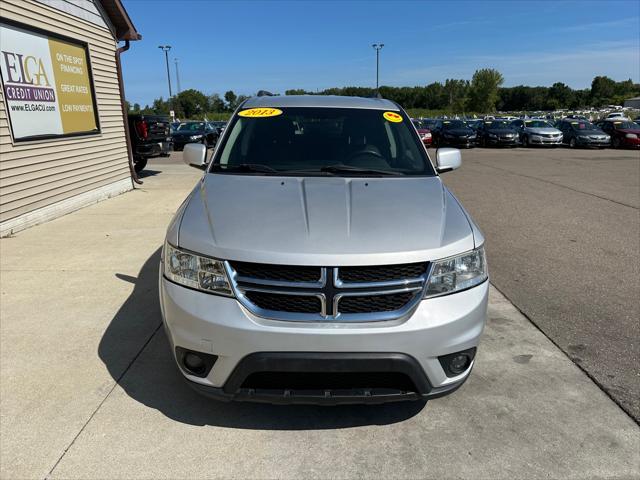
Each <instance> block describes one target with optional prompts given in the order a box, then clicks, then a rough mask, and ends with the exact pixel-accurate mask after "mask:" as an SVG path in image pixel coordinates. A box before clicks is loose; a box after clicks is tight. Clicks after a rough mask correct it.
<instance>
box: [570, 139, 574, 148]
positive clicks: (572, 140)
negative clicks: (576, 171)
mask: <svg viewBox="0 0 640 480" xmlns="http://www.w3.org/2000/svg"><path fill="white" fill-rule="evenodd" d="M569 147H571V148H576V139H575V138H572V139H571V140H569Z"/></svg>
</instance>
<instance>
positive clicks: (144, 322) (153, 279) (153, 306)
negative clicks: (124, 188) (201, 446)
mask: <svg viewBox="0 0 640 480" xmlns="http://www.w3.org/2000/svg"><path fill="white" fill-rule="evenodd" d="M159 263H160V249H158V250H156V251H155V252H154V253H153V255H151V257H149V259H148V260H147V261H146V262H145V264H144V265H143V267H142V269H141V270H140V273H139V275H138V277H137V278H135V277H131V276H128V275H123V274H119V273H118V274H116V276H117V277H118V278H119V279H121V280H123V281H126V282H130V283H133V284H134V285H135V286H134V289H133V291H132V292H131V294H130V296H129V298H127V300H126V301H125V302H124V304H123V305H122V306H121V307H120V309H119V310H118V312H117V313H116V315H115V316H114V317H113V319H112V321H111V323H110V324H109V326H108V327H107V329H106V331H105V332H104V335H103V336H102V339H101V341H100V345H99V347H98V355H99V356H100V359H101V360H102V361H103V362H104V364H105V366H106V367H107V369H108V371H109V373H110V374H111V376H112V377H113V378H114V380H115V381H116V382H118V383H119V384H120V386H121V387H122V389H123V390H124V391H125V392H126V394H127V395H129V397H131V398H133V399H134V400H136V401H138V402H140V403H142V404H144V405H146V406H148V407H150V408H153V409H156V410H158V411H160V412H161V413H163V414H164V415H166V416H167V417H169V418H172V419H174V420H176V421H178V422H182V423H186V424H190V425H213V426H220V427H227V428H243V429H257V430H307V429H334V428H349V427H357V426H363V425H387V424H393V423H397V422H401V421H404V420H407V419H409V418H411V417H413V416H415V415H417V414H418V413H419V412H420V411H422V409H423V408H424V407H425V405H426V402H400V403H390V404H383V405H344V406H334V407H321V406H308V405H290V406H288V405H269V404H254V403H242V402H231V403H225V402H218V401H215V400H211V399H208V398H206V397H203V396H201V395H199V394H197V393H196V392H194V391H193V390H191V388H189V386H188V385H186V383H185V382H184V380H183V379H182V374H181V373H180V372H179V371H178V367H177V366H176V365H175V362H174V360H173V356H172V354H171V352H170V347H169V342H168V340H167V338H166V335H165V332H164V329H163V328H162V317H161V312H160V303H159V299H158V267H159Z"/></svg>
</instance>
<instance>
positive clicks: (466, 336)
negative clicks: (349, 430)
mask: <svg viewBox="0 0 640 480" xmlns="http://www.w3.org/2000/svg"><path fill="white" fill-rule="evenodd" d="M184 160H185V162H186V163H188V164H190V165H192V166H195V167H199V168H203V169H204V170H205V174H204V175H203V177H202V179H201V180H200V181H199V182H198V184H197V185H196V187H195V188H194V190H193V191H192V192H191V194H190V195H189V196H188V198H187V199H186V200H185V202H184V203H183V204H182V206H181V207H180V208H179V210H178V212H177V213H176V215H175V217H174V219H173V221H172V222H171V224H170V226H169V229H168V231H167V236H166V242H165V244H164V248H163V252H162V264H161V267H160V301H161V305H162V313H163V317H164V325H165V327H166V331H167V334H168V337H169V340H170V342H171V348H172V352H173V354H174V355H175V359H176V362H177V364H178V366H179V368H180V370H181V372H182V373H183V374H184V376H185V377H186V379H187V381H188V383H189V384H190V385H191V386H192V387H193V388H195V389H196V390H197V391H199V392H201V393H203V394H206V395H209V396H212V397H214V398H217V399H221V400H232V399H235V400H248V401H264V402H271V403H320V404H336V403H365V402H372V403H381V402H387V401H396V400H412V399H413V400H416V399H428V398H433V397H437V396H441V395H445V394H447V393H450V392H452V391H453V390H455V389H456V388H458V387H459V386H460V385H462V383H463V382H464V381H465V380H466V378H467V377H468V375H469V373H470V371H471V369H472V367H473V364H474V358H475V354H476V347H477V345H478V342H479V339H480V335H481V333H482V330H483V327H484V324H485V319H486V310H487V297H488V291H489V282H488V275H487V264H486V260H485V254H484V247H483V244H484V237H483V236H482V233H480V230H479V229H478V227H477V226H476V225H475V224H474V222H473V221H472V220H471V217H470V216H469V214H468V213H467V212H466V211H465V210H464V209H463V208H462V206H461V205H460V203H459V202H458V200H457V199H456V198H455V197H454V196H453V195H452V194H451V192H450V191H449V190H448V189H447V188H446V187H445V186H444V184H443V183H442V181H441V179H440V177H439V175H438V174H439V173H442V172H446V171H449V170H453V169H455V168H457V167H459V166H460V153H459V151H458V150H455V149H446V148H441V149H439V150H438V151H437V153H436V165H435V166H434V165H433V164H432V162H431V160H430V158H429V156H428V155H427V151H426V150H425V148H424V147H423V145H422V143H421V141H420V137H419V136H418V134H417V132H416V130H415V128H414V127H413V125H412V123H411V120H410V118H409V117H408V116H407V114H406V113H405V112H404V111H403V110H402V109H401V108H400V107H399V106H398V105H397V104H395V103H393V102H390V101H388V100H383V99H378V98H353V97H331V96H262V97H255V98H251V99H249V100H247V101H246V102H245V103H243V104H242V105H241V106H240V107H239V108H238V110H237V111H236V112H235V114H234V115H233V117H232V119H231V120H230V122H229V124H228V127H227V128H226V129H225V131H224V134H223V136H222V138H221V139H220V141H219V142H218V147H217V148H216V150H215V152H214V153H213V156H212V158H211V159H210V161H208V162H207V158H206V149H205V147H204V146H203V145H200V144H189V145H186V146H185V150H184Z"/></svg>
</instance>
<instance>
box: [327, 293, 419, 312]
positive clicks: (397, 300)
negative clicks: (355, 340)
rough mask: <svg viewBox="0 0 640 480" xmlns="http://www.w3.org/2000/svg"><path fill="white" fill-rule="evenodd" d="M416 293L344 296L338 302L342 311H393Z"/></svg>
mask: <svg viewBox="0 0 640 480" xmlns="http://www.w3.org/2000/svg"><path fill="white" fill-rule="evenodd" d="M415 295H416V292H401V293H393V294H389V295H362V296H348V297H342V298H341V299H340V301H339V302H338V311H339V312H340V313H372V312H393V311H395V310H400V309H401V308H402V307H404V306H405V305H406V304H407V303H409V301H410V300H411V299H412V298H413V297H414V296H415Z"/></svg>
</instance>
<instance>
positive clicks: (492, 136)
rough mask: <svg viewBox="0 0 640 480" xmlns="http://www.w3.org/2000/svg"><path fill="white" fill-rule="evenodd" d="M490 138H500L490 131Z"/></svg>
mask: <svg viewBox="0 0 640 480" xmlns="http://www.w3.org/2000/svg"><path fill="white" fill-rule="evenodd" d="M489 138H498V136H497V135H494V134H493V133H490V134H489Z"/></svg>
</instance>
